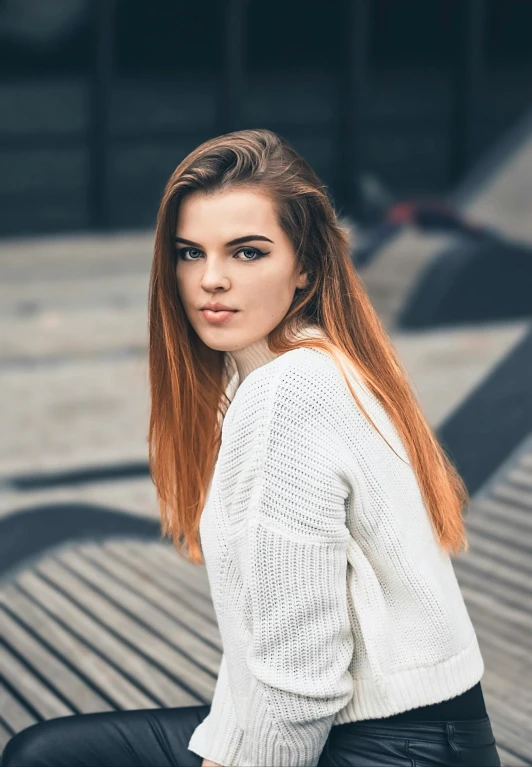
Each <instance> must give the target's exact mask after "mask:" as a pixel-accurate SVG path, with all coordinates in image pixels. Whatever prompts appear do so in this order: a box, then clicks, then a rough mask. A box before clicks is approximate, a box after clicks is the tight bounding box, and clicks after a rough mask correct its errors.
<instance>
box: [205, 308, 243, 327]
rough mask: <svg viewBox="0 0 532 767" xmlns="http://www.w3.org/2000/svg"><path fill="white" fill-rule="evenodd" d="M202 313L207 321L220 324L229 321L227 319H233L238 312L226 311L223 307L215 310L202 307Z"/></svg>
mask: <svg viewBox="0 0 532 767" xmlns="http://www.w3.org/2000/svg"><path fill="white" fill-rule="evenodd" d="M201 313H202V314H203V316H204V317H205V319H206V320H207V322H210V323H211V324H213V325H219V324H221V323H222V322H227V320H229V319H231V317H232V316H233V315H234V314H236V311H229V310H227V311H226V310H223V309H220V310H218V311H213V310H212V309H202V310H201Z"/></svg>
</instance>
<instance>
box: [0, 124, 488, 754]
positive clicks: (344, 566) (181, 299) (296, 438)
mask: <svg viewBox="0 0 532 767" xmlns="http://www.w3.org/2000/svg"><path fill="white" fill-rule="evenodd" d="M212 304H214V305H215V306H214V307H212V308H211V309H209V308H208V306H209V305H212ZM216 304H218V305H219V306H216ZM149 325H150V352H149V366H150V383H151V398H152V401H151V419H150V430H149V446H150V466H151V471H152V477H153V480H154V483H155V485H156V487H157V491H158V497H159V502H160V510H161V516H162V527H163V532H164V533H168V534H169V535H171V536H172V538H173V541H174V543H175V546H176V549H177V550H178V551H179V552H180V553H182V554H184V555H185V556H187V558H188V559H189V560H190V561H192V562H195V563H203V562H204V563H205V565H206V568H207V574H208V578H209V583H210V586H211V594H212V599H213V604H214V608H215V611H216V615H217V619H218V624H219V629H220V635H221V638H222V643H223V648H224V652H223V655H222V658H221V665H220V669H219V674H218V679H217V683H216V688H215V691H214V696H213V700H212V703H211V705H210V706H189V707H186V708H174V709H159V710H155V711H153V710H150V711H125V712H124V711H123V712H106V713H100V714H84V715H81V716H75V717H62V718H60V719H55V720H51V721H50V722H45V723H41V724H38V725H34V726H33V727H30V728H29V729H27V730H25V731H23V732H22V733H19V735H17V736H15V737H14V738H13V739H12V740H11V741H10V743H9V744H8V746H7V747H6V750H5V753H4V761H3V762H2V764H3V765H4V767H12V766H13V765H22V764H32V765H52V764H53V765H55V766H57V765H74V764H75V765H92V766H94V765H106V766H107V767H109V766H110V765H117V766H118V765H125V764H127V765H170V764H171V765H198V767H199V765H202V767H216V766H217V765H222V767H228V766H229V765H234V766H235V767H236V765H247V766H248V767H251V766H253V767H260V766H262V767H266V766H268V767H271V766H273V765H278V766H279V767H282V766H286V767H311V766H314V765H319V767H326V766H329V767H331V766H332V767H347V765H350V766H351V767H370V766H371V767H377V765H379V766H385V765H393V766H394V767H401V765H404V766H405V767H412V765H417V767H423V766H424V767H429V766H430V765H448V764H454V763H456V764H459V765H461V767H466V765H474V766H475V767H482V765H500V761H499V757H498V754H497V749H496V745H495V740H494V737H493V733H492V729H491V725H490V720H489V717H488V714H487V712H486V709H485V706H484V700H483V695H482V690H481V686H480V679H481V677H482V674H483V671H484V664H483V659H482V656H481V653H480V649H479V646H478V642H477V638H476V635H475V631H474V628H473V626H472V623H471V621H470V618H469V615H468V612H467V610H466V607H465V604H464V602H463V599H462V596H461V593H460V589H459V586H458V583H457V581H456V578H455V575H454V571H453V568H452V564H451V559H450V557H451V555H452V554H456V553H458V552H459V551H460V550H462V549H466V550H467V540H466V536H465V531H464V524H463V518H462V510H463V507H464V505H465V504H466V503H467V501H468V497H467V491H466V489H465V487H464V485H463V482H462V481H461V479H460V477H459V476H458V474H457V472H456V470H455V468H454V467H453V466H452V464H451V463H450V461H449V460H448V458H447V456H446V455H445V453H444V452H443V450H442V449H441V447H440V445H439V444H438V442H437V440H436V438H435V437H434V435H433V433H432V432H431V429H430V428H429V426H428V425H427V423H426V421H425V419H424V417H423V413H422V411H421V409H420V407H419V405H418V404H417V402H416V399H415V397H414V395H413V393H412V391H411V389H410V387H409V385H408V382H407V376H406V374H405V372H404V370H403V369H402V367H401V365H400V362H399V360H398V358H397V356H396V354H395V351H394V349H393V346H392V344H391V342H390V340H389V338H388V336H387V335H386V333H385V331H384V329H383V327H382V326H381V324H380V322H379V320H378V318H377V316H376V314H375V311H374V310H373V308H372V306H371V304H370V302H369V299H368V297H367V295H366V293H365V291H364V289H363V287H362V284H361V282H360V280H359V278H358V276H357V274H356V273H355V271H354V269H353V266H352V264H351V262H350V259H349V246H348V236H347V234H346V232H345V231H344V230H342V229H341V228H340V226H339V224H338V220H337V217H336V214H335V211H334V208H333V206H332V204H331V201H330V199H329V197H328V195H327V192H326V189H325V187H324V186H323V184H321V183H320V181H319V179H318V178H317V177H316V175H315V174H314V172H313V171H312V170H311V169H310V167H309V166H308V164H307V163H306V162H305V161H304V160H303V159H302V158H301V157H300V156H299V155H298V154H297V153H296V152H295V151H294V150H293V149H292V148H291V147H290V145H289V144H288V143H287V142H286V141H284V140H283V139H281V138H280V137H278V136H277V135H275V134H274V133H272V132H270V131H267V130H246V131H239V132H236V133H231V134H228V135H225V136H220V137H218V138H215V139H212V140H210V141H207V142H205V143H204V144H202V145H201V146H200V147H198V148H197V149H196V150H195V151H193V152H192V153H191V154H190V155H189V156H188V157H187V158H186V159H185V160H183V162H182V163H181V164H180V165H179V166H178V168H177V169H176V170H175V172H174V173H173V175H172V177H171V178H170V180H169V182H168V185H167V187H166V190H165V193H164V196H163V199H162V203H161V206H160V210H159V214H158V219H157V231H156V238H155V253H154V259H153V267H152V275H151V284H150V323H149ZM203 556H204V557H205V560H204V559H203ZM24 759H26V760H27V761H24Z"/></svg>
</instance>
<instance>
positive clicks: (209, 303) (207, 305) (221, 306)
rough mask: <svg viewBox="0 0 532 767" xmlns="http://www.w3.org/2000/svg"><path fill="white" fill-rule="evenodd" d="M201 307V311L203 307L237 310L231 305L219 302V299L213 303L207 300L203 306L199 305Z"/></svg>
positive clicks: (229, 310)
mask: <svg viewBox="0 0 532 767" xmlns="http://www.w3.org/2000/svg"><path fill="white" fill-rule="evenodd" d="M201 309H202V311H203V309H212V310H213V311H218V310H219V309H221V310H223V311H228V312H236V311H237V310H236V309H233V307H232V306H227V305H226V304H221V303H220V302H219V301H216V302H215V303H211V302H210V301H208V302H207V303H206V304H205V306H202V307H201Z"/></svg>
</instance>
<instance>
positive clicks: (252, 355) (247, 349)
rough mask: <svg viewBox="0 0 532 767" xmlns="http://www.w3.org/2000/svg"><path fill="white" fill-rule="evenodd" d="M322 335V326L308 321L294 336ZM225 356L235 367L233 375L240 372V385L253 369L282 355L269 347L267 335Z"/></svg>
mask: <svg viewBox="0 0 532 767" xmlns="http://www.w3.org/2000/svg"><path fill="white" fill-rule="evenodd" d="M321 335H323V331H322V330H321V328H320V327H318V326H317V325H311V324H310V323H308V324H307V325H305V326H304V327H303V328H302V329H301V330H299V332H296V334H295V336H294V337H295V338H296V339H298V338H308V337H313V336H321ZM225 356H226V361H227V363H228V364H229V365H232V367H233V375H234V371H235V370H236V371H237V372H238V385H240V384H241V383H242V381H244V380H245V379H246V378H247V376H248V375H249V374H250V373H251V372H252V371H253V370H256V369H257V368H259V367H261V366H262V365H266V364H267V363H268V362H271V361H272V360H274V359H276V358H277V357H280V356H281V355H280V354H274V353H273V352H271V351H270V350H269V349H268V340H267V336H264V338H260V339H259V340H258V341H253V343H251V344H248V345H247V346H244V347H243V348H242V349H235V350H233V351H231V352H225Z"/></svg>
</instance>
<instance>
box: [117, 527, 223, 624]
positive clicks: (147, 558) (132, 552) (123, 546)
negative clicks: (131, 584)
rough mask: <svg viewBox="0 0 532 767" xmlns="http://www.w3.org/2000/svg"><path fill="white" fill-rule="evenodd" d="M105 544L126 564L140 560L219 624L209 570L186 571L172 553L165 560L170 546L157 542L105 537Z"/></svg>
mask: <svg viewBox="0 0 532 767" xmlns="http://www.w3.org/2000/svg"><path fill="white" fill-rule="evenodd" d="M104 548H105V549H106V550H108V551H112V552H113V554H114V555H115V556H116V557H117V558H119V559H121V560H122V561H123V562H124V563H125V564H131V562H132V561H138V562H141V563H142V565H143V566H146V567H149V568H150V574H151V577H152V578H154V579H155V580H157V582H158V583H161V584H162V585H164V587H165V589H166V590H167V591H169V592H170V593H171V594H173V595H174V596H175V597H176V598H177V599H179V600H180V601H181V602H182V603H183V604H186V605H188V606H189V607H191V608H192V609H195V610H197V611H198V612H199V613H200V614H201V615H202V616H203V617H205V618H207V619H208V620H210V621H212V623H214V624H215V625H216V626H217V625H218V621H217V619H216V613H215V612H214V607H213V604H212V597H211V594H210V589H209V587H208V586H207V587H206V586H205V579H206V570H205V568H203V570H199V571H197V572H195V573H192V574H190V573H185V572H183V569H182V568H181V567H175V562H174V559H173V558H177V554H175V553H174V554H172V555H171V557H170V560H169V561H167V560H166V556H165V555H164V551H165V549H166V548H167V547H164V548H158V547H157V544H151V543H149V542H146V544H144V543H142V544H138V543H136V542H131V541H125V542H123V543H122V542H121V541H120V542H117V541H106V542H105V544H104Z"/></svg>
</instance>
